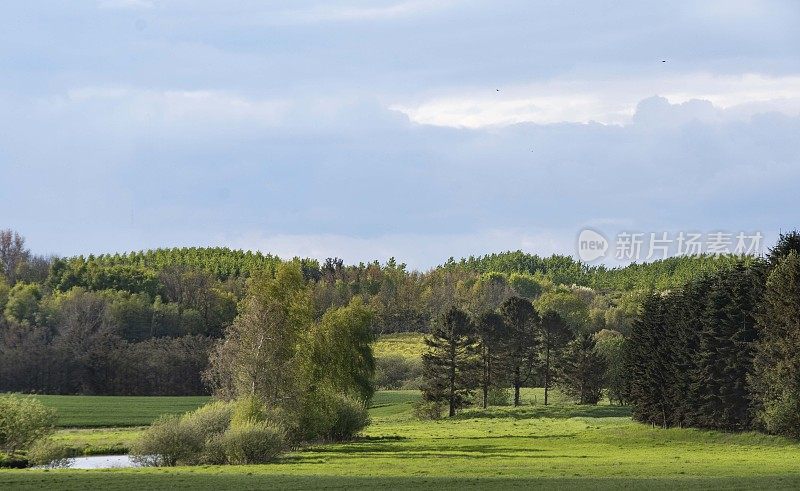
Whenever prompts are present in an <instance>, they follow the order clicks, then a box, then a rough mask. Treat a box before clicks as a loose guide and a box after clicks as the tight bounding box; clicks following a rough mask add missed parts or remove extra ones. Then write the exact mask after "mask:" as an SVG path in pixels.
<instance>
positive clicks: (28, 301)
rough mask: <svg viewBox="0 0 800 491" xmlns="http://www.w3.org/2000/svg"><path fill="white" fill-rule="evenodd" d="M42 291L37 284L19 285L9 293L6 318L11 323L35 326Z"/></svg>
mask: <svg viewBox="0 0 800 491" xmlns="http://www.w3.org/2000/svg"><path fill="white" fill-rule="evenodd" d="M41 298H42V289H41V287H40V286H39V285H37V284H35V283H22V282H20V283H17V284H16V285H14V287H13V288H11V290H10V291H9V292H8V298H7V300H6V302H5V310H4V313H5V317H6V319H7V320H8V321H9V322H18V323H23V324H33V323H35V322H36V315H37V314H38V313H39V301H40V300H41Z"/></svg>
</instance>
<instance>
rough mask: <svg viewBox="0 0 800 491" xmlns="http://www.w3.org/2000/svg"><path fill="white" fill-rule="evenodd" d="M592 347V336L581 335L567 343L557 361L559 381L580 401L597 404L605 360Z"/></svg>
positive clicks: (593, 342)
mask: <svg viewBox="0 0 800 491" xmlns="http://www.w3.org/2000/svg"><path fill="white" fill-rule="evenodd" d="M595 347H596V342H595V340H594V336H592V335H591V334H589V333H584V334H581V335H579V336H578V337H577V338H575V339H574V340H572V341H571V342H570V343H569V344H568V345H567V348H566V350H565V352H564V355H563V357H562V360H561V363H560V370H559V377H558V383H559V385H560V386H561V388H562V390H563V391H564V393H565V394H567V395H569V396H570V397H573V398H574V399H576V400H577V401H578V402H579V403H580V404H597V402H598V401H600V398H601V397H602V395H603V383H604V376H605V370H606V363H605V360H604V359H603V357H602V356H601V355H600V354H599V353H598V352H597V350H596V349H595Z"/></svg>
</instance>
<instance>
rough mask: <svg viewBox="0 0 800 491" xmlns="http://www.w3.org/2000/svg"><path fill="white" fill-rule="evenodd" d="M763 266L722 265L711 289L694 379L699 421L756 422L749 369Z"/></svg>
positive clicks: (735, 425) (729, 426)
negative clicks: (753, 412)
mask: <svg viewBox="0 0 800 491" xmlns="http://www.w3.org/2000/svg"><path fill="white" fill-rule="evenodd" d="M761 286H762V276H761V274H760V268H758V267H747V266H745V265H742V264H740V265H737V266H735V267H733V268H731V269H730V270H726V271H720V272H718V273H717V274H716V275H715V279H714V281H713V283H712V285H711V290H710V291H709V294H708V298H707V304H706V308H705V311H704V322H703V330H702V332H701V333H700V344H699V349H698V352H697V358H696V360H697V361H696V366H697V368H696V370H695V371H694V376H693V380H692V386H693V392H694V393H695V394H697V401H696V409H697V412H696V414H695V416H694V417H693V424H694V425H696V426H702V427H707V428H719V429H726V430H742V429H746V428H749V427H750V423H751V414H750V406H751V400H750V394H749V391H748V387H747V375H748V373H750V372H751V370H752V360H753V350H754V348H755V344H754V342H755V341H756V339H757V331H756V328H755V308H756V304H757V302H758V299H759V297H760V295H761V289H762V288H761Z"/></svg>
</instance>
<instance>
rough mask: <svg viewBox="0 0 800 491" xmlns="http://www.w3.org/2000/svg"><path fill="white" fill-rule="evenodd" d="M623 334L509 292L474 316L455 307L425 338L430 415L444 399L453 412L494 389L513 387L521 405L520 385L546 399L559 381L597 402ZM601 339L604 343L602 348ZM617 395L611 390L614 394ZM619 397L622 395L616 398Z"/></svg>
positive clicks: (582, 399) (579, 397) (578, 396)
mask: <svg viewBox="0 0 800 491" xmlns="http://www.w3.org/2000/svg"><path fill="white" fill-rule="evenodd" d="M621 339H622V335H621V334H619V333H616V332H615V331H608V330H604V331H601V332H599V333H591V332H586V331H581V330H580V329H578V328H576V327H574V326H572V325H570V324H569V323H567V322H566V321H565V320H564V318H562V316H561V315H560V314H559V313H558V312H555V311H552V310H547V311H542V312H541V313H540V312H539V311H537V309H536V308H535V307H534V305H533V303H531V301H529V300H527V299H524V298H520V297H510V298H508V299H507V300H505V301H504V302H503V303H502V304H501V305H500V306H499V307H498V308H497V309H494V310H488V311H484V312H482V313H481V314H479V315H475V316H471V315H470V314H469V313H467V312H466V311H464V310H462V309H460V308H458V307H452V308H451V309H450V310H449V311H447V312H446V313H445V314H443V315H442V316H441V318H440V319H439V321H438V322H437V323H436V325H435V327H434V329H433V330H432V332H431V333H430V335H428V336H427V337H426V338H425V344H426V345H427V347H428V350H427V352H426V353H424V354H423V374H424V384H423V386H422V391H423V396H424V400H425V401H427V402H428V403H429V405H430V406H429V411H430V413H429V414H430V415H431V416H432V417H436V416H438V414H439V413H440V411H441V409H440V406H444V407H446V408H447V410H448V414H449V415H450V416H454V415H455V414H456V412H457V411H458V410H459V409H461V408H463V407H465V406H469V405H472V404H473V402H474V395H475V392H476V391H478V392H480V395H481V397H480V404H482V406H483V407H484V408H486V407H487V406H488V405H489V397H490V393H491V392H492V391H493V390H504V389H505V388H507V387H510V388H512V389H513V393H514V396H513V397H514V402H513V403H514V405H515V406H519V405H520V404H521V400H520V390H521V388H523V387H529V386H536V387H539V386H541V387H544V404H548V394H549V390H550V388H551V387H552V386H553V385H554V384H556V385H558V386H559V387H560V388H561V389H562V390H563V392H565V393H566V394H567V395H568V396H570V397H572V398H573V399H574V400H575V401H576V402H579V403H580V404H596V403H597V402H598V401H599V400H600V398H601V397H602V391H603V389H604V388H606V387H610V388H611V389H612V391H613V389H616V386H614V385H610V384H609V383H608V382H609V381H610V380H611V379H612V378H613V375H614V373H613V372H612V371H610V370H609V368H610V367H611V366H614V365H618V364H619V360H620V359H621V357H620V355H619V354H620V353H621V350H622V347H623V345H622V343H620V342H618V340H621ZM599 346H602V348H600V347H599ZM613 397H614V394H613V392H612V398H613ZM616 400H617V401H618V402H622V398H621V396H620V397H617V399H616Z"/></svg>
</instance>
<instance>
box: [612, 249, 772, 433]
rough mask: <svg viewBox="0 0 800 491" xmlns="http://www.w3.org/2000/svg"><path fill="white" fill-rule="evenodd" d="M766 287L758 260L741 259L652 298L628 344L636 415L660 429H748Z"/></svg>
mask: <svg viewBox="0 0 800 491" xmlns="http://www.w3.org/2000/svg"><path fill="white" fill-rule="evenodd" d="M762 290H763V268H762V266H761V265H760V263H750V262H748V261H740V262H739V263H737V264H733V265H731V266H730V267H729V268H728V269H721V270H719V271H717V272H715V273H713V274H710V275H708V276H706V277H701V278H698V279H696V280H694V281H692V282H690V283H689V284H687V285H686V286H685V287H684V288H682V289H680V290H676V291H674V292H670V293H668V294H663V295H651V296H650V297H649V298H647V299H646V301H645V302H644V304H643V306H642V311H641V315H640V317H639V319H638V320H637V321H636V322H635V323H634V326H633V329H632V331H631V336H630V339H629V340H628V341H626V342H625V346H626V355H625V356H626V366H627V370H628V371H629V373H630V386H629V387H630V391H629V394H628V399H629V400H630V402H631V403H632V404H633V406H634V417H635V418H636V419H639V420H640V421H646V422H649V423H653V424H658V425H661V426H673V425H677V426H683V425H692V426H699V427H705V428H721V429H727V430H742V429H748V428H750V427H751V423H752V413H751V406H752V402H753V401H752V397H751V391H750V389H748V382H747V374H748V373H750V372H751V371H752V370H753V353H754V350H755V346H756V344H755V343H756V341H757V337H758V331H757V330H756V328H755V312H756V310H757V309H758V305H759V302H760V298H761V292H762Z"/></svg>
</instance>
